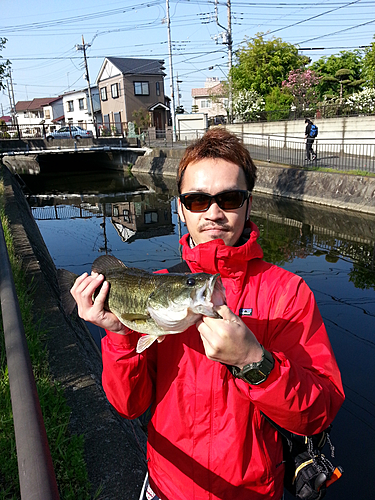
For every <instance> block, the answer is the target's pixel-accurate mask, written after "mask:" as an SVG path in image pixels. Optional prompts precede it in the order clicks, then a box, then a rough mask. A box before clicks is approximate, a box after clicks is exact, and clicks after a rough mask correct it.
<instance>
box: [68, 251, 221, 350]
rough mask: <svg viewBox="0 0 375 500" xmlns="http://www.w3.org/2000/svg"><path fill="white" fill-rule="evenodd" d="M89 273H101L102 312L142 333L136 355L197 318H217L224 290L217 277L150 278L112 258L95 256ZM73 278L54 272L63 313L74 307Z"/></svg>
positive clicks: (190, 275) (142, 272)
mask: <svg viewBox="0 0 375 500" xmlns="http://www.w3.org/2000/svg"><path fill="white" fill-rule="evenodd" d="M92 271H94V272H97V273H99V274H103V275H104V277H105V279H106V281H108V283H109V285H110V289H109V292H108V295H107V298H106V302H105V306H104V307H105V309H106V310H108V311H111V312H113V313H114V314H115V315H116V316H117V318H118V319H119V320H120V321H121V322H122V323H123V324H124V325H126V326H127V327H128V328H130V329H131V330H135V331H137V332H140V333H144V334H146V336H143V337H141V338H140V339H139V341H138V344H137V352H138V353H141V352H143V351H144V350H145V349H147V347H149V346H150V345H151V344H152V343H153V342H154V341H155V340H156V339H157V338H158V337H161V336H164V335H167V334H171V333H181V332H184V331H185V330H186V329H187V328H189V327H190V326H192V325H194V324H195V323H196V322H197V321H198V320H199V319H201V317H202V316H210V317H212V318H219V317H220V316H219V314H218V313H217V312H216V311H215V306H219V305H222V304H225V288H224V286H223V284H222V282H221V279H220V275H219V274H206V273H191V274H189V273H186V274H181V273H165V274H154V273H150V272H148V271H145V270H142V269H137V268H134V267H126V266H125V264H124V263H123V262H121V261H120V260H118V259H117V258H116V257H113V256H111V255H106V256H101V257H98V258H97V259H96V260H95V261H94V263H93V265H92ZM77 277H78V275H76V274H74V273H71V272H70V271H66V270H65V269H58V280H59V285H60V290H61V294H62V303H63V307H64V310H65V312H66V313H67V314H71V313H72V311H73V309H74V306H75V300H74V298H73V296H72V295H71V294H70V289H71V287H72V286H73V284H74V282H75V280H76V279H77ZM99 290H100V288H99V289H97V290H96V293H95V296H96V295H97V294H98V293H99Z"/></svg>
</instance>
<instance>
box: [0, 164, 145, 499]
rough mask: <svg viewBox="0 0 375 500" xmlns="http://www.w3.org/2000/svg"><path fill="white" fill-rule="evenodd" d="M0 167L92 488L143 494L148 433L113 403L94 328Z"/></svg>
mask: <svg viewBox="0 0 375 500" xmlns="http://www.w3.org/2000/svg"><path fill="white" fill-rule="evenodd" d="M0 167H1V171H2V172H3V174H4V186H5V212H6V215H7V217H8V219H9V221H10V226H11V232H12V236H13V239H14V246H15V250H16V253H17V255H18V257H19V258H20V259H21V260H22V263H23V267H24V269H25V271H26V275H27V279H28V281H29V282H30V283H32V286H33V288H34V290H35V294H34V295H33V300H34V306H33V313H34V315H35V320H36V321H41V326H42V328H43V329H45V330H46V331H47V341H46V344H47V346H46V347H47V350H48V352H49V365H50V370H51V373H52V375H53V377H54V378H55V379H56V380H57V381H58V382H59V383H60V385H61V386H62V388H63V389H64V393H65V396H66V399H67V403H68V405H69V407H70V409H71V420H70V430H71V432H72V433H73V434H80V435H83V436H84V438H85V459H86V463H87V469H88V474H89V479H90V482H91V484H92V494H93V496H94V492H95V491H97V490H98V488H100V487H101V488H102V490H101V494H100V495H99V498H100V499H101V500H115V499H116V500H138V498H139V494H140V490H141V487H142V482H143V479H144V475H145V472H146V457H145V449H146V436H145V434H144V433H143V431H141V429H140V426H139V425H138V424H137V422H132V421H128V420H125V419H122V418H120V417H119V416H118V414H117V413H116V412H115V410H114V409H113V408H112V406H111V405H110V404H109V403H108V401H107V399H106V397H105V394H104V391H103V389H102V387H101V371H102V365H101V357H100V354H99V352H98V350H97V348H96V346H95V344H94V342H93V340H92V337H91V334H90V333H89V332H88V330H87V328H86V327H85V325H84V323H83V322H82V320H80V319H79V318H78V317H77V316H76V317H72V318H70V317H69V318H68V317H67V316H66V315H65V314H64V313H63V312H62V310H61V305H60V300H59V291H58V285H57V279H56V268H55V265H54V263H53V261H52V259H51V257H50V255H49V252H48V250H47V248H46V246H45V243H44V241H43V238H42V236H41V234H40V232H39V229H38V226H37V225H36V223H35V221H34V219H33V216H32V214H31V211H30V208H29V206H28V204H27V202H26V199H25V197H24V195H23V193H22V191H21V189H20V187H19V185H18V183H17V182H16V181H15V178H14V177H13V176H12V175H11V174H10V173H9V171H8V170H7V169H6V168H3V167H2V166H1V164H0Z"/></svg>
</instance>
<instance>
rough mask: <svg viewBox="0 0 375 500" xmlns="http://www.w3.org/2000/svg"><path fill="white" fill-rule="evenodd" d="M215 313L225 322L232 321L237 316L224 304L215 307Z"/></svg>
mask: <svg viewBox="0 0 375 500" xmlns="http://www.w3.org/2000/svg"><path fill="white" fill-rule="evenodd" d="M215 311H216V312H217V313H218V314H220V316H221V317H222V318H223V319H224V320H226V321H234V320H235V319H236V318H237V316H236V315H235V314H234V313H233V312H232V311H231V310H230V309H229V307H228V306H227V305H225V304H223V305H221V306H216V307H215Z"/></svg>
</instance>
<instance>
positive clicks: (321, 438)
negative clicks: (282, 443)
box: [261, 412, 333, 452]
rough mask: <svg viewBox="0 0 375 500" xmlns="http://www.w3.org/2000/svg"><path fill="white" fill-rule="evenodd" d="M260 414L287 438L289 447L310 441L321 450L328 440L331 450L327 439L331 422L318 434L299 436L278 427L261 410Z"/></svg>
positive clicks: (304, 445) (304, 444) (303, 444)
mask: <svg viewBox="0 0 375 500" xmlns="http://www.w3.org/2000/svg"><path fill="white" fill-rule="evenodd" d="M261 414H262V415H263V417H264V418H265V419H266V420H267V422H269V423H270V424H271V425H272V426H273V427H274V428H275V429H276V430H277V431H278V432H279V433H280V434H281V435H282V436H283V437H284V438H285V439H286V440H287V442H288V444H289V446H290V447H292V446H293V445H297V446H303V447H306V445H307V443H310V445H312V446H313V448H314V449H315V450H321V449H322V448H323V447H324V445H325V444H326V442H327V441H328V442H329V444H330V448H331V452H332V447H333V445H332V444H331V440H330V439H329V433H330V432H331V429H332V424H331V425H329V426H328V427H327V428H326V429H324V430H323V431H321V432H319V433H318V434H314V435H312V436H301V435H299V434H294V433H293V432H290V431H287V430H286V429H284V428H283V427H280V426H279V425H277V424H276V423H275V422H274V421H273V420H271V419H270V417H268V416H267V415H265V414H264V413H263V412H261Z"/></svg>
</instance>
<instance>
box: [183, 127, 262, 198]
mask: <svg viewBox="0 0 375 500" xmlns="http://www.w3.org/2000/svg"><path fill="white" fill-rule="evenodd" d="M206 158H211V159H222V160H226V161H229V162H231V163H234V164H235V165H238V166H239V167H240V168H242V170H243V171H244V174H245V178H246V185H247V189H248V190H249V191H252V190H253V189H254V184H255V179H256V166H255V165H254V162H253V160H252V159H251V156H250V153H249V151H248V150H247V149H246V148H245V146H244V144H243V142H242V141H241V140H240V139H239V138H238V137H237V136H235V135H234V134H231V133H230V132H228V131H227V130H225V129H224V128H212V129H210V130H208V131H207V132H206V133H205V134H204V136H203V137H201V138H200V139H198V140H197V141H196V142H194V143H193V144H191V145H190V146H188V147H187V148H186V150H185V153H184V156H183V157H182V159H181V161H180V164H179V167H178V172H177V187H178V192H179V193H181V184H182V179H183V176H184V173H185V170H186V168H187V166H188V165H189V164H190V163H197V162H198V161H200V160H203V159H206Z"/></svg>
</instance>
